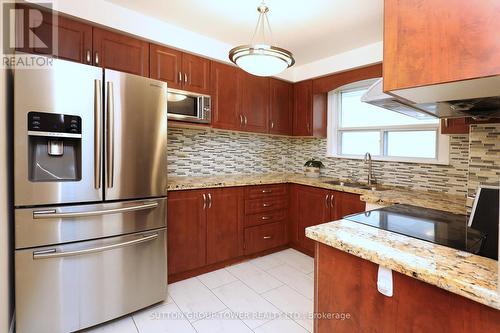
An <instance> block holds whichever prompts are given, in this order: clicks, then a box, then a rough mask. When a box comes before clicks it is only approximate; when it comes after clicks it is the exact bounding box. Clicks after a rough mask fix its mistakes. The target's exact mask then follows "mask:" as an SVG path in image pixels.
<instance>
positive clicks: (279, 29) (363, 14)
mask: <svg viewBox="0 0 500 333" xmlns="http://www.w3.org/2000/svg"><path fill="white" fill-rule="evenodd" d="M108 1H109V2H112V3H115V4H117V5H119V6H123V7H126V8H128V9H131V10H134V11H137V12H140V13H142V14H145V15H148V16H151V17H155V18H157V19H160V20H162V21H165V22H168V23H170V24H173V25H176V26H179V27H182V28H185V29H187V30H190V31H193V32H197V33H199V34H201V35H205V36H207V37H211V38H214V39H217V40H220V41H222V42H225V43H228V44H231V45H234V46H236V45H239V44H246V43H248V42H250V39H251V37H252V34H253V31H254V29H255V25H256V23H257V18H258V13H257V10H256V8H257V6H258V5H259V4H260V2H261V1H260V0H141V1H137V0H108ZM266 4H267V5H268V6H269V9H270V11H269V13H268V16H269V21H270V23H271V28H272V30H273V37H274V44H275V45H276V46H280V47H283V48H286V49H288V50H290V51H292V53H293V54H294V56H295V60H296V62H297V64H298V65H301V64H305V63H310V62H312V61H315V60H319V59H323V58H326V57H329V56H332V55H335V54H338V53H341V52H345V51H348V50H352V49H355V48H358V47H361V46H364V45H367V44H371V43H375V42H378V41H381V40H382V28H383V0H303V1H298V0H267V1H266Z"/></svg>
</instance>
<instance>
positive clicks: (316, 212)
mask: <svg viewBox="0 0 500 333" xmlns="http://www.w3.org/2000/svg"><path fill="white" fill-rule="evenodd" d="M297 190H298V209H297V213H298V233H299V234H298V238H299V243H300V245H301V247H302V248H304V249H305V250H307V251H309V252H310V253H311V254H312V253H314V241H313V240H311V239H309V238H307V237H306V235H305V229H306V228H307V227H310V226H313V225H317V224H321V223H325V222H328V221H330V220H331V219H330V206H329V205H328V198H327V197H328V196H329V195H330V192H331V191H329V190H325V189H321V188H315V187H309V186H298V187H297Z"/></svg>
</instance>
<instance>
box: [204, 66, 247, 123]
mask: <svg viewBox="0 0 500 333" xmlns="http://www.w3.org/2000/svg"><path fill="white" fill-rule="evenodd" d="M210 78H211V81H212V83H211V89H212V126H213V127H215V128H223V129H230V130H241V129H242V127H243V120H242V117H241V112H240V99H241V98H240V95H241V82H242V80H241V73H240V71H239V70H238V69H237V68H236V67H234V66H229V65H225V64H221V63H218V62H212V66H211V74H210Z"/></svg>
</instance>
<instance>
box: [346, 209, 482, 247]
mask: <svg viewBox="0 0 500 333" xmlns="http://www.w3.org/2000/svg"><path fill="white" fill-rule="evenodd" d="M344 219H346V220H349V221H353V222H358V223H362V224H366V225H369V226H372V227H376V228H379V229H384V230H387V231H391V232H395V233H398V234H402V235H405V236H409V237H413V238H417V239H421V240H424V241H427V242H432V243H435V244H440V245H444V246H448V247H451V248H454V249H458V250H462V251H468V252H472V253H476V254H480V250H481V244H482V242H483V239H484V237H485V235H484V234H483V233H481V232H479V231H477V230H475V229H472V228H470V227H467V220H468V219H467V216H466V215H457V214H452V213H448V212H443V211H440V210H434V209H428V208H422V207H415V206H410V205H393V206H389V207H384V208H380V209H376V210H372V211H367V212H364V213H360V214H354V215H350V216H346V217H344Z"/></svg>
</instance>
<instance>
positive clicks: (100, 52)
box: [93, 27, 149, 77]
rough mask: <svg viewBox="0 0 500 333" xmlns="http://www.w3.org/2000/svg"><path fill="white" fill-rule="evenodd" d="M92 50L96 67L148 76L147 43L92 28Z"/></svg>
mask: <svg viewBox="0 0 500 333" xmlns="http://www.w3.org/2000/svg"><path fill="white" fill-rule="evenodd" d="M93 50H94V58H93V63H94V65H96V66H101V67H104V68H110V69H114V70H117V71H122V72H127V73H131V74H136V75H141V76H146V77H148V76H149V43H148V42H146V41H142V40H140V39H136V38H133V37H129V36H126V35H121V34H118V33H115V32H112V31H108V30H104V29H100V28H95V27H94V28H93Z"/></svg>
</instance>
